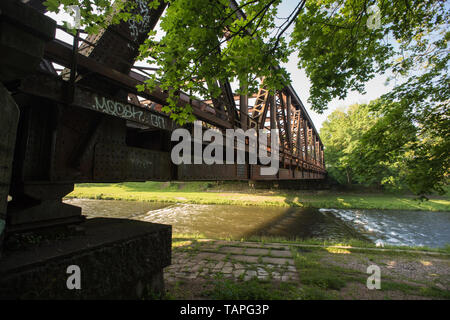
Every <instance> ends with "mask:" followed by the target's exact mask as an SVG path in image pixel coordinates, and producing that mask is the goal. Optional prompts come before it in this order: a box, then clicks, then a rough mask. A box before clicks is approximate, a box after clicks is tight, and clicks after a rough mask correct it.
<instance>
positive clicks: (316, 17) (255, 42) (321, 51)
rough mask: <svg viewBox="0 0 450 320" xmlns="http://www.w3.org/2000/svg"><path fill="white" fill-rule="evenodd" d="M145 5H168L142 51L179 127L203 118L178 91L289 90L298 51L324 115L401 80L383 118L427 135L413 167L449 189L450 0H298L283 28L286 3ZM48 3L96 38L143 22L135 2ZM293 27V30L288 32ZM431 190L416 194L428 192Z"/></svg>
mask: <svg viewBox="0 0 450 320" xmlns="http://www.w3.org/2000/svg"><path fill="white" fill-rule="evenodd" d="M140 1H145V2H146V3H147V5H148V6H151V7H156V6H158V5H159V2H160V1H166V2H168V3H169V6H168V8H167V9H166V12H165V14H164V16H163V18H162V20H161V28H162V29H163V31H165V35H164V36H163V37H162V39H161V40H159V41H157V40H156V38H155V35H154V33H149V37H148V39H147V41H146V42H145V43H144V44H143V45H142V46H141V48H140V52H141V56H140V59H144V60H147V61H149V62H150V63H156V64H157V65H158V66H159V71H158V72H157V73H155V74H154V75H152V76H151V77H150V79H148V80H147V81H146V83H145V85H143V86H141V87H140V89H141V90H143V89H144V88H145V87H147V88H149V89H152V88H154V87H155V86H156V85H159V86H160V87H161V88H163V89H165V90H168V92H169V99H168V103H169V105H168V106H166V107H165V108H164V109H163V111H165V112H167V113H170V116H171V117H172V118H173V119H175V120H176V121H178V122H179V123H180V124H183V123H185V122H189V121H192V120H193V119H194V118H193V116H192V110H191V109H190V108H189V107H188V108H182V109H180V108H177V106H176V102H177V92H178V91H179V90H183V91H186V92H188V93H189V94H190V95H191V96H192V97H193V98H197V97H205V96H213V97H217V96H218V95H219V94H220V89H219V87H218V86H216V85H214V84H213V82H216V83H217V81H224V80H228V81H230V82H232V81H234V80H237V81H239V83H240V88H241V89H240V91H242V92H239V93H247V92H255V91H256V90H257V87H258V86H259V83H258V79H260V78H264V79H265V80H264V81H265V85H266V86H267V87H268V88H269V89H270V90H275V89H280V88H282V87H283V86H284V85H285V84H286V83H288V82H289V73H288V72H287V70H285V69H284V68H280V67H279V65H281V64H282V63H283V62H286V61H287V60H288V57H289V55H290V54H291V53H293V52H294V51H295V52H296V54H297V55H298V57H299V61H300V62H299V67H300V68H304V69H305V71H306V73H307V75H308V76H309V79H310V80H311V90H310V99H309V101H310V103H311V106H312V108H313V109H314V110H316V111H318V112H322V111H323V110H325V109H326V108H327V107H328V104H329V103H330V102H331V101H332V99H334V98H341V99H342V98H345V97H346V94H347V93H348V92H349V91H350V90H356V91H358V92H361V93H364V87H365V84H366V83H367V81H368V80H370V79H372V78H373V77H375V75H377V74H382V73H386V72H389V73H390V74H392V78H395V79H396V81H397V82H398V85H397V86H396V87H395V89H394V90H393V91H392V92H391V93H389V94H388V95H386V96H384V97H382V99H384V100H385V103H381V104H378V105H377V106H378V107H380V108H381V109H379V110H378V111H379V112H381V113H386V114H392V115H399V116H400V115H401V117H402V118H404V119H408V120H409V123H413V125H414V126H415V127H416V128H418V131H417V135H419V136H420V137H421V138H420V139H418V140H416V138H414V139H412V140H411V141H410V144H411V148H412V149H411V151H414V156H412V157H413V158H411V166H416V167H417V168H419V167H420V168H425V167H428V171H429V170H431V171H433V178H435V179H439V181H441V182H442V177H443V176H444V175H445V174H448V163H449V160H448V158H449V154H448V149H446V148H447V147H448V145H446V142H447V141H448V134H449V132H448V130H449V127H450V126H449V96H450V92H449V90H450V81H449V75H448V67H449V60H448V59H449V54H448V50H449V48H448V40H449V38H450V31H449V28H448V21H449V20H450V19H449V13H450V10H449V6H448V4H447V3H446V1H444V0H428V1H423V0H321V1H316V0H299V1H298V2H297V5H296V7H295V8H294V10H293V11H292V12H291V13H290V14H289V15H288V16H286V17H280V18H282V19H281V21H282V22H281V23H279V21H280V19H277V15H278V13H279V12H278V8H279V7H280V4H281V2H282V1H281V0H258V1H256V0H241V1H238V2H237V3H236V2H235V1H234V0H215V1H211V0H196V1H192V0H172V1H168V0H159V1H158V0H140ZM46 4H47V5H48V8H49V10H51V11H58V8H59V6H60V5H61V4H62V5H65V6H68V5H73V4H78V5H79V6H80V7H81V14H82V24H83V25H84V26H85V28H86V30H88V31H95V30H96V29H98V28H99V27H105V26H106V25H108V24H110V23H118V22H120V21H127V20H130V19H135V20H139V19H142V17H141V16H140V15H139V14H138V13H136V11H133V10H135V9H136V2H135V1H126V0H117V1H115V2H114V4H112V2H111V1H108V0H47V1H46ZM94 8H95V10H94ZM377 20H378V21H377ZM290 26H294V30H293V31H292V33H291V34H290V35H289V34H287V31H288V30H289V29H290V28H289V27H290ZM391 102H395V103H391ZM386 108H394V109H396V110H390V109H386ZM386 119H387V118H386ZM391 119H392V118H391ZM387 125H388V123H386V126H387ZM442 139H444V140H442ZM445 139H446V140H445ZM417 141H419V142H417ZM373 145H374V146H376V141H374V144H373ZM378 147H379V148H381V149H382V148H383V146H378ZM436 168H439V169H436ZM435 169H436V170H435ZM426 172H427V171H424V173H423V177H425V176H426V175H427V173H426ZM411 179H412V176H411ZM436 181H437V180H436ZM436 183H438V182H436ZM432 185H433V186H434V185H435V184H434V182H431V183H430V184H423V187H421V188H419V189H417V190H418V192H425V191H426V190H430V188H433V186H432Z"/></svg>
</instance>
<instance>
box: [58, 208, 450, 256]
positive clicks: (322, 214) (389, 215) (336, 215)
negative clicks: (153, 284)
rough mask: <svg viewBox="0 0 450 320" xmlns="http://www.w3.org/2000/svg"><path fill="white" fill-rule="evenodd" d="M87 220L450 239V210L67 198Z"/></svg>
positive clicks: (213, 233)
mask: <svg viewBox="0 0 450 320" xmlns="http://www.w3.org/2000/svg"><path fill="white" fill-rule="evenodd" d="M65 202H66V203H69V204H73V205H77V206H80V207H82V208H83V214H84V215H87V216H88V218H93V217H110V218H128V219H138V220H141V221H147V222H153V223H162V224H170V225H172V229H173V232H174V233H184V234H202V235H204V236H206V237H211V238H213V237H231V238H235V239H240V238H242V237H249V236H253V235H264V236H274V237H287V238H303V239H304V238H311V237H314V238H322V239H335V240H340V239H348V238H357V239H367V240H372V241H373V242H375V243H377V244H379V245H382V244H393V245H415V246H420V245H425V246H430V247H442V246H444V245H446V244H447V243H450V212H424V211H421V212H419V211H395V210H383V211H381V210H344V209H339V210H338V209H319V210H317V209H304V208H280V207H253V206H248V207H241V206H230V205H198V204H164V203H154V202H136V201H119V200H83V199H71V200H66V201H65Z"/></svg>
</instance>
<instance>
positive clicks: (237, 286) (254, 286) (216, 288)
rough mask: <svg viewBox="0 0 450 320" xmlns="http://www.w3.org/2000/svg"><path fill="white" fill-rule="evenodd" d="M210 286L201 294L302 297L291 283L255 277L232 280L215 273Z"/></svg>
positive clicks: (212, 296) (217, 297)
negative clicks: (276, 282)
mask: <svg viewBox="0 0 450 320" xmlns="http://www.w3.org/2000/svg"><path fill="white" fill-rule="evenodd" d="M211 284H212V285H211V288H209V289H206V290H204V291H203V292H202V295H203V296H205V297H207V298H208V299H213V300H296V299H301V298H302V291H301V289H300V288H298V287H297V286H296V285H295V284H292V283H278V284H277V285H274V284H273V283H271V282H270V281H267V280H258V279H257V278H253V279H250V280H248V281H238V282H236V281H232V280H229V279H225V278H224V277H223V276H222V275H221V274H217V275H216V276H215V279H214V280H213V281H212V283H211Z"/></svg>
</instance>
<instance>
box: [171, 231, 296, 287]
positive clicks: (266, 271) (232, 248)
mask: <svg viewBox="0 0 450 320" xmlns="http://www.w3.org/2000/svg"><path fill="white" fill-rule="evenodd" d="M217 274H222V275H223V276H224V277H225V278H229V279H235V280H250V279H251V278H254V277H256V278H258V279H261V280H270V279H272V280H276V281H283V282H290V281H298V272H297V269H296V268H295V265H294V259H293V258H292V253H291V250H290V246H289V245H284V244H269V243H268V244H263V243H255V242H240V241H222V240H207V239H201V240H198V241H197V242H195V243H192V242H191V241H186V242H185V243H181V245H179V246H178V247H175V248H173V250H172V265H170V266H169V267H167V268H165V269H164V278H165V280H166V281H167V282H176V281H179V280H194V279H213V278H214V276H216V275H217Z"/></svg>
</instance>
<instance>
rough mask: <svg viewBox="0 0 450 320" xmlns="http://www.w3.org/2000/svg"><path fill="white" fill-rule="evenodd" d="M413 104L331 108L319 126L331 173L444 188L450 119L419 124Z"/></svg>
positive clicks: (424, 189)
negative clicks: (326, 117)
mask: <svg viewBox="0 0 450 320" xmlns="http://www.w3.org/2000/svg"><path fill="white" fill-rule="evenodd" d="M410 109H411V106H410V105H405V104H404V103H401V102H388V101H386V99H380V100H376V101H374V102H372V103H370V104H368V105H353V106H351V107H349V109H348V110H347V111H346V112H344V111H341V110H337V111H335V112H333V113H332V114H331V115H330V116H329V117H328V119H327V121H326V122H325V123H324V124H323V127H322V130H321V136H322V140H323V142H324V145H325V151H326V156H327V158H326V160H327V166H328V169H329V170H328V171H329V173H330V175H331V176H332V177H334V178H335V179H336V180H337V181H338V182H340V183H349V184H351V183H355V182H356V183H359V184H365V185H376V186H384V187H385V188H388V189H396V190H398V189H405V188H409V189H410V190H411V191H413V192H414V193H416V194H419V195H424V194H426V193H430V192H433V191H437V192H441V193H442V192H443V187H444V186H445V185H446V184H447V182H448V181H447V180H448V173H449V153H448V150H450V146H449V138H450V137H449V129H448V128H449V127H450V124H449V123H448V119H443V118H442V117H438V113H434V114H433V117H434V119H435V122H434V123H431V122H427V123H425V124H424V123H421V122H420V121H421V119H420V117H416V116H415V115H414V113H413V112H410V111H411V110H410Z"/></svg>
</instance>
